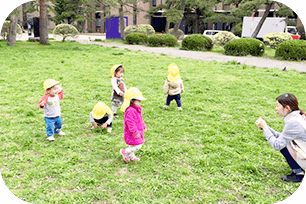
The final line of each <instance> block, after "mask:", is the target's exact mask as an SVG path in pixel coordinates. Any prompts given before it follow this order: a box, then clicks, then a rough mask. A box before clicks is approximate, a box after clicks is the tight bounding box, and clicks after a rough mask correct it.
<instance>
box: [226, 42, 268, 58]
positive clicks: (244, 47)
mask: <svg viewBox="0 0 306 204" xmlns="http://www.w3.org/2000/svg"><path fill="white" fill-rule="evenodd" d="M264 52H265V46H264V44H263V42H261V41H260V40H257V39H254V38H240V39H234V40H231V41H230V42H228V43H227V44H226V45H225V46H224V53H225V54H226V55H234V56H246V55H253V56H261V55H263V54H264Z"/></svg>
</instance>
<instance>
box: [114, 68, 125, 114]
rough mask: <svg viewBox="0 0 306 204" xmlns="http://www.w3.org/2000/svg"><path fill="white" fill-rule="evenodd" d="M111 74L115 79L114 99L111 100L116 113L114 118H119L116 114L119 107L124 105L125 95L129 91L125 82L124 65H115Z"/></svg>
mask: <svg viewBox="0 0 306 204" xmlns="http://www.w3.org/2000/svg"><path fill="white" fill-rule="evenodd" d="M111 73H112V75H113V78H112V80H111V83H112V87H113V90H112V98H111V103H112V111H113V113H114V116H115V117H118V115H117V113H116V112H117V109H118V108H119V106H120V105H121V104H122V103H123V99H124V98H123V95H124V92H125V91H126V89H127V88H126V86H125V84H124V80H123V73H124V68H123V65H122V64H118V65H114V66H113V67H112V68H111Z"/></svg>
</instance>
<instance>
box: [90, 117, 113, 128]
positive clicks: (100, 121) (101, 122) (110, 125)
mask: <svg viewBox="0 0 306 204" xmlns="http://www.w3.org/2000/svg"><path fill="white" fill-rule="evenodd" d="M94 120H95V122H96V123H97V124H98V125H102V124H103V123H105V122H106V121H107V120H108V116H104V117H103V118H101V119H94ZM107 127H112V123H110V124H107Z"/></svg>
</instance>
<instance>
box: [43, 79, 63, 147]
mask: <svg viewBox="0 0 306 204" xmlns="http://www.w3.org/2000/svg"><path fill="white" fill-rule="evenodd" d="M58 84H59V82H58V81H55V80H54V79H47V80H46V81H45V82H44V89H45V90H46V92H45V94H44V96H43V97H42V98H41V99H40V101H39V102H38V106H39V108H43V109H44V117H45V122H46V132H47V140H49V141H53V140H55V138H54V133H55V134H57V135H60V136H61V135H65V133H64V132H62V131H61V128H62V119H61V107H60V100H62V99H63V97H64V93H63V87H62V86H61V85H58Z"/></svg>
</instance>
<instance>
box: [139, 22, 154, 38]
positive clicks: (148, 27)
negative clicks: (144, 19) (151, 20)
mask: <svg viewBox="0 0 306 204" xmlns="http://www.w3.org/2000/svg"><path fill="white" fill-rule="evenodd" d="M138 28H140V29H142V28H145V29H146V34H147V36H151V35H153V34H155V30H154V28H153V26H151V25H150V24H140V25H138Z"/></svg>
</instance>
